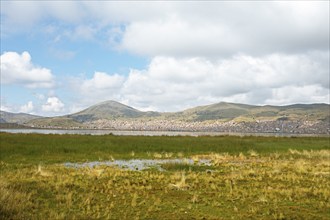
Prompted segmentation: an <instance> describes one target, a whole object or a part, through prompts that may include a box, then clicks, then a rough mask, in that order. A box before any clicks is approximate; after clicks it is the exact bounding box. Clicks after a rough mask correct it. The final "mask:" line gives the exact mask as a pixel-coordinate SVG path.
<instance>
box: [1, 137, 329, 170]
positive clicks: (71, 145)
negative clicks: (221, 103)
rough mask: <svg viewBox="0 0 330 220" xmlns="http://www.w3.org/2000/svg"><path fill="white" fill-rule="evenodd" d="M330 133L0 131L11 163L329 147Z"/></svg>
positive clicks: (4, 152) (4, 155)
mask: <svg viewBox="0 0 330 220" xmlns="http://www.w3.org/2000/svg"><path fill="white" fill-rule="evenodd" d="M329 140H330V139H329V138H327V137H299V138H298V137H297V138H288V137H253V136H249V137H235V136H218V137H211V136H205V137H189V136H182V137H181V136H175V137H168V136H155V137H144V136H113V135H103V136H92V135H53V134H48V135H45V134H9V133H0V143H1V144H0V151H1V154H0V160H1V161H5V162H7V163H37V164H38V163H54V162H82V161H86V160H99V159H101V160H107V159H109V157H110V156H112V157H115V158H116V159H129V158H132V155H131V154H130V153H131V152H132V151H134V158H152V153H164V152H171V153H174V155H175V154H177V153H182V154H183V155H184V156H191V155H195V154H202V153H212V152H213V153H223V152H227V153H229V154H237V153H240V152H242V153H247V152H248V151H250V150H254V151H256V152H258V153H259V154H269V153H274V152H285V151H287V150H288V149H289V148H291V149H296V150H321V149H329V148H330V143H329Z"/></svg>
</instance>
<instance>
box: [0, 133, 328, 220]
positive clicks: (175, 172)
mask: <svg viewBox="0 0 330 220" xmlns="http://www.w3.org/2000/svg"><path fill="white" fill-rule="evenodd" d="M0 137H1V146H0V150H1V156H0V169H1V174H0V204H1V205H0V219H329V217H330V216H329V213H330V190H329V189H330V181H329V180H330V160H329V159H330V158H329V157H330V149H329V138H269V137H268V138H265V137H243V138H239V137H229V136H225V137H198V138H196V137H129V136H128V137H124V136H120V137H119V136H80V135H77V136H76V135H35V134H32V135H31V134H30V135H22V134H4V133H1V134H0ZM133 152H134V153H133ZM137 158H140V159H143V158H144V159H166V158H187V159H191V160H192V161H194V163H193V164H185V163H183V164H171V163H168V164H166V163H165V164H162V166H164V168H165V167H167V169H166V171H159V170H155V169H147V170H143V171H132V170H124V169H120V168H117V167H112V166H111V167H110V166H104V165H100V166H95V167H79V168H74V167H66V166H64V163H65V162H79V163H83V162H86V161H93V160H96V161H100V160H101V161H102V160H104V161H105V160H115V159H137ZM206 159H207V160H210V164H208V165H202V164H199V163H198V162H199V161H202V160H206ZM207 168H208V169H207Z"/></svg>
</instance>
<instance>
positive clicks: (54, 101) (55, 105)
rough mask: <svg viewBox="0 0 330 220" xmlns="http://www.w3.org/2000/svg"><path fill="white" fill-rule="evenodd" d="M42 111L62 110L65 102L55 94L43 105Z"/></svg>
mask: <svg viewBox="0 0 330 220" xmlns="http://www.w3.org/2000/svg"><path fill="white" fill-rule="evenodd" d="M41 109H42V111H44V112H61V111H63V110H64V104H63V102H62V101H61V100H60V99H59V98H57V97H55V96H53V97H49V98H48V99H47V102H46V103H45V104H43V105H42V106H41Z"/></svg>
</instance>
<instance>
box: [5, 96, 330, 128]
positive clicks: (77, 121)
mask: <svg viewBox="0 0 330 220" xmlns="http://www.w3.org/2000/svg"><path fill="white" fill-rule="evenodd" d="M329 120H330V105H329V104H295V105H288V106H270V105H266V106H255V105H246V104H236V103H227V102H220V103H216V104H212V105H206V106H199V107H194V108H190V109H187V110H184V111H180V112H173V113H160V112H144V111H140V110H137V109H135V108H133V107H130V106H127V105H124V104H121V103H119V102H115V101H106V102H102V103H99V104H96V105H93V106H91V107H89V108H87V109H85V110H83V111H80V112H77V113H74V114H69V115H64V116H59V117H39V116H33V115H28V114H13V113H7V112H2V113H1V121H4V122H9V123H17V124H23V125H26V126H31V127H41V128H65V129H66V128H71V129H83V128H88V129H114V130H172V131H217V132H274V131H280V130H281V131H283V132H289V133H328V132H329V131H330V129H329Z"/></svg>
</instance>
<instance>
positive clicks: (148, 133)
mask: <svg viewBox="0 0 330 220" xmlns="http://www.w3.org/2000/svg"><path fill="white" fill-rule="evenodd" d="M0 132H8V133H24V134H29V133H36V134H81V135H107V134H113V135H133V136H162V135H165V136H195V137H197V136H205V135H209V136H221V135H234V136H251V135H252V136H285V137H291V136H304V137H308V136H320V137H321V136H325V137H328V136H329V135H327V134H324V135H317V134H290V133H280V132H278V133H276V132H274V133H230V132H197V131H195V132H189V131H118V130H65V129H0Z"/></svg>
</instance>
